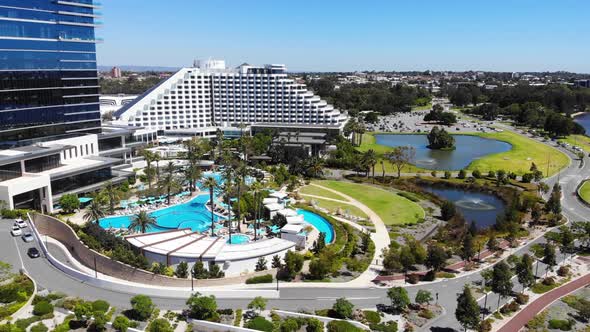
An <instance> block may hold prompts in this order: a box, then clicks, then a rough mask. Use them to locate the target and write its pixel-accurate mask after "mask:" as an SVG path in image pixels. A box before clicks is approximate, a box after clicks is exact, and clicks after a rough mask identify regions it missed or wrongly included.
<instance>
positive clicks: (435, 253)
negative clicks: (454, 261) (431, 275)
mask: <svg viewBox="0 0 590 332" xmlns="http://www.w3.org/2000/svg"><path fill="white" fill-rule="evenodd" d="M447 258H448V256H447V253H446V252H445V250H444V249H443V248H442V247H441V246H440V245H439V244H431V245H429V246H428V257H427V258H426V266H427V267H429V268H431V269H432V270H434V271H435V272H437V271H440V269H442V268H443V267H444V266H445V265H446V263H447Z"/></svg>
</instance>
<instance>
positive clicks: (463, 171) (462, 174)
mask: <svg viewBox="0 0 590 332" xmlns="http://www.w3.org/2000/svg"><path fill="white" fill-rule="evenodd" d="M466 176H467V174H466V173H465V170H464V169H462V170H460V171H459V174H457V179H465V177H466Z"/></svg>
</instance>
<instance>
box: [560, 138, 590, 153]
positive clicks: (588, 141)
mask: <svg viewBox="0 0 590 332" xmlns="http://www.w3.org/2000/svg"><path fill="white" fill-rule="evenodd" d="M559 141H560V142H565V143H569V144H571V145H577V146H579V147H581V148H582V149H583V150H584V151H586V152H590V137H588V136H586V135H570V136H568V137H566V138H560V139H559Z"/></svg>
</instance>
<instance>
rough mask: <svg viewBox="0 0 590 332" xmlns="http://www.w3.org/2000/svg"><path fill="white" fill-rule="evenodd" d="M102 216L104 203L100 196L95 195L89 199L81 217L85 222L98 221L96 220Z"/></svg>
mask: <svg viewBox="0 0 590 332" xmlns="http://www.w3.org/2000/svg"><path fill="white" fill-rule="evenodd" d="M104 216H105V213H104V203H103V201H102V197H100V196H99V195H95V196H94V197H93V198H92V200H91V201H90V204H88V206H87V207H86V210H85V212H84V216H83V218H84V220H85V221H87V222H96V223H98V220H99V219H101V218H104Z"/></svg>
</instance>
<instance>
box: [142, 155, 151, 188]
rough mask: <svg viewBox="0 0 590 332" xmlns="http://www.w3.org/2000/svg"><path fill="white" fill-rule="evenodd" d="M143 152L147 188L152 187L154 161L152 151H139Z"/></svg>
mask: <svg viewBox="0 0 590 332" xmlns="http://www.w3.org/2000/svg"><path fill="white" fill-rule="evenodd" d="M141 154H143V157H144V158H145V162H146V163H147V165H146V167H145V169H146V171H145V175H146V177H147V181H148V188H150V189H152V176H153V174H152V161H154V153H153V152H151V151H149V150H143V152H142V153H141Z"/></svg>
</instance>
